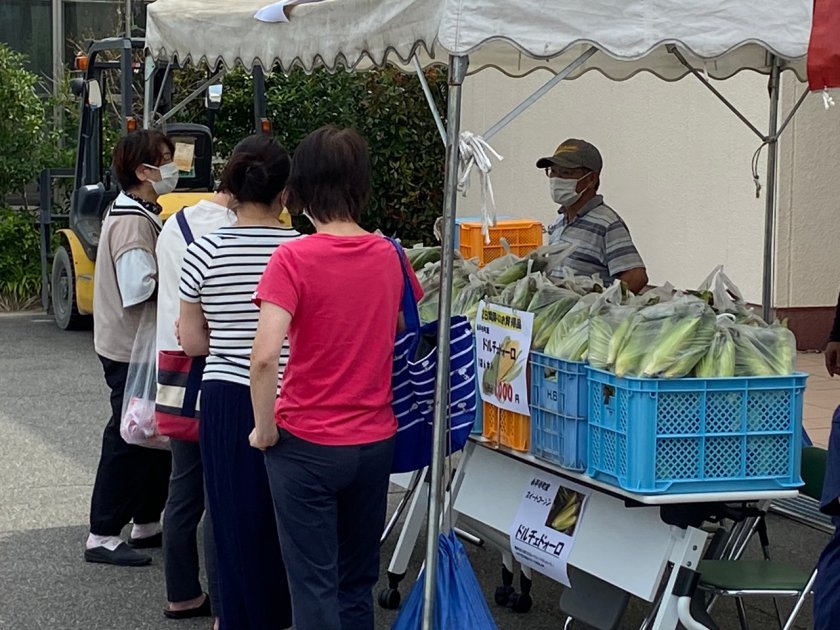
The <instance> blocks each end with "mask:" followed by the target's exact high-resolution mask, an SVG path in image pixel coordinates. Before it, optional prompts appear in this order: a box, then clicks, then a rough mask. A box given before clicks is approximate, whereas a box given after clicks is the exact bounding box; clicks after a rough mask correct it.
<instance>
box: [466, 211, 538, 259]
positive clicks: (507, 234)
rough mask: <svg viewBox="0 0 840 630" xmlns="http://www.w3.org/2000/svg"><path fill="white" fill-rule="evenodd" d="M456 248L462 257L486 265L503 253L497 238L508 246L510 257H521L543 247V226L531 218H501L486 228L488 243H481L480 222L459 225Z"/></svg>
mask: <svg viewBox="0 0 840 630" xmlns="http://www.w3.org/2000/svg"><path fill="white" fill-rule="evenodd" d="M459 227H460V243H461V245H460V249H461V253H462V254H463V255H464V258H467V259H469V258H477V259H478V261H479V264H481V265H486V264H487V263H489V262H490V261H491V260H495V259H496V258H499V257H501V256H504V254H505V250H504V248H503V247H502V244H501V241H500V240H499V239H501V238H504V239H506V240H507V242H508V245H510V252H511V254H516V255H517V256H524V255H525V254H528V253H530V252H532V251H534V250H535V249H537V248H538V247H541V246H542V244H543V226H542V223H540V222H539V221H533V220H531V219H505V220H503V221H497V222H496V226H495V227H491V228H490V243H489V244H485V242H484V235H483V234H482V233H481V222H466V223H461V225H460V226H459Z"/></svg>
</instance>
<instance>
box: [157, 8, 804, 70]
mask: <svg viewBox="0 0 840 630" xmlns="http://www.w3.org/2000/svg"><path fill="white" fill-rule="evenodd" d="M269 3H270V0H237V1H236V2H230V1H229V0H157V2H155V3H154V4H152V5H150V7H149V11H148V27H147V42H148V46H149V48H150V50H151V51H152V54H153V55H155V56H156V57H174V58H176V59H177V60H178V61H179V62H183V61H185V60H187V59H191V60H193V61H197V60H202V59H206V60H207V61H208V62H209V63H210V64H211V65H216V64H217V63H223V64H224V65H226V66H228V67H233V66H234V65H237V64H243V65H245V66H246V67H248V68H250V67H251V66H252V65H253V64H254V63H259V64H260V65H262V66H263V67H264V68H268V67H270V66H272V65H274V64H279V65H280V66H281V67H282V68H283V69H289V68H292V67H294V66H301V67H303V68H304V69H306V70H311V69H313V68H315V67H317V66H319V65H325V66H327V67H328V68H334V67H335V66H336V65H337V64H343V65H346V66H349V67H351V68H358V67H362V68H363V67H367V66H370V65H371V64H374V65H382V64H384V63H386V62H391V63H394V64H396V65H402V66H407V65H408V63H409V61H410V60H411V58H412V56H413V55H415V54H417V57H418V58H419V60H420V62H421V63H422V64H423V65H428V64H430V63H447V62H448V57H449V55H450V54H451V55H469V56H470V72H477V71H478V70H481V69H482V68H486V67H494V68H498V69H500V70H501V71H503V72H505V73H507V74H510V75H513V76H521V75H524V74H527V73H529V72H532V71H533V70H535V69H538V68H545V69H548V70H553V71H555V72H556V71H559V70H561V69H562V68H564V67H566V66H567V65H568V64H569V63H570V62H571V61H572V60H574V59H576V58H577V57H578V56H579V55H580V54H581V53H582V52H584V51H585V50H586V49H587V48H589V47H590V46H595V47H596V48H598V49H599V50H600V51H602V52H603V53H604V54H599V55H596V56H595V57H593V58H592V59H590V60H589V61H587V63H586V64H584V65H583V66H582V68H581V69H579V70H578V71H577V72H576V75H577V74H580V73H582V72H585V71H587V70H592V69H597V70H599V71H600V72H603V73H604V74H605V75H607V76H608V77H610V78H612V79H615V80H623V79H627V78H629V77H631V76H633V75H634V74H636V73H638V72H641V71H648V72H652V73H654V74H656V75H657V76H659V77H661V78H663V79H666V80H676V79H679V78H681V77H683V76H684V75H685V74H686V72H687V70H686V68H685V67H684V66H683V65H682V64H681V63H680V62H679V61H678V60H677V59H676V58H675V57H674V56H673V55H671V54H670V53H669V52H668V47H669V46H676V47H677V48H678V49H679V50H680V51H681V52H682V53H683V55H684V56H685V57H686V59H687V60H688V61H689V63H691V64H692V65H694V66H695V67H698V68H701V69H703V70H704V71H705V72H706V73H707V74H708V75H709V76H711V77H713V78H719V79H722V78H727V77H729V76H732V75H733V74H735V73H736V72H738V71H740V70H743V69H752V70H756V71H759V72H769V70H770V63H769V55H768V53H772V54H773V55H775V56H776V57H777V58H779V59H781V60H782V62H783V67H787V68H791V69H793V70H794V71H795V72H796V74H797V75H798V76H799V78H800V79H804V77H805V56H806V53H807V49H808V39H809V35H810V29H811V13H812V2H811V1H810V0H764V1H762V2H754V1H752V0H696V1H695V2H685V0H587V2H551V1H546V0H519V1H518V2H510V1H509V0H388V1H387V2H383V1H382V0H321V1H320V2H314V3H312V4H305V5H300V6H295V7H292V8H291V18H290V22H289V23H265V22H259V21H257V20H256V19H255V18H254V15H255V13H256V12H257V11H258V10H259V9H260V8H262V7H264V6H265V5H267V4H269ZM576 75H573V76H576Z"/></svg>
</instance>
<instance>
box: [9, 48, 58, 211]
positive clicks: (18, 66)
mask: <svg viewBox="0 0 840 630" xmlns="http://www.w3.org/2000/svg"><path fill="white" fill-rule="evenodd" d="M25 62H26V58H25V57H24V56H23V55H21V54H19V53H16V52H14V51H12V50H11V49H10V48H9V47H8V46H7V45H6V44H3V43H0V94H2V95H3V106H2V113H0V200H2V199H4V198H5V196H6V195H8V194H9V193H13V192H21V191H23V189H24V187H25V186H26V185H27V184H28V183H29V182H30V181H32V180H33V179H34V178H35V176H36V175H37V174H38V171H39V170H40V169H41V167H42V165H43V163H44V158H45V153H46V151H45V148H44V137H45V133H46V126H47V123H46V118H45V112H44V104H43V102H42V101H41V99H40V97H39V96H38V94H37V93H36V91H35V88H36V85H37V84H38V77H37V76H36V75H34V74H33V73H31V72H29V71H28V70H26V68H25V65H24V64H25Z"/></svg>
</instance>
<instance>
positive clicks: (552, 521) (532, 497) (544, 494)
mask: <svg viewBox="0 0 840 630" xmlns="http://www.w3.org/2000/svg"><path fill="white" fill-rule="evenodd" d="M588 496H589V493H588V491H587V490H586V489H584V488H583V487H579V486H577V485H576V484H571V483H569V482H566V481H563V480H561V479H560V478H559V477H557V476H555V475H551V474H549V473H544V472H541V471H540V472H536V473H534V476H533V477H532V479H531V481H529V482H528V485H527V487H526V488H525V492H524V494H523V495H522V501H521V502H520V503H519V510H517V512H516V518H515V519H514V521H513V525H512V526H511V529H510V548H511V550H512V551H513V556H514V557H515V558H516V559H517V560H518V561H519V562H520V563H522V564H523V565H524V566H528V567H531V568H532V569H534V570H535V571H539V572H540V573H542V574H543V575H546V576H548V577H550V578H552V579H554V580H557V581H558V582H560V583H561V584H565V585H566V586H569V577H568V574H567V571H566V565H567V563H568V559H569V554H571V552H572V546H573V545H574V542H575V532H576V531H577V529H578V524H579V523H580V519H581V515H582V514H583V510H584V508H585V506H586V499H587V497H588Z"/></svg>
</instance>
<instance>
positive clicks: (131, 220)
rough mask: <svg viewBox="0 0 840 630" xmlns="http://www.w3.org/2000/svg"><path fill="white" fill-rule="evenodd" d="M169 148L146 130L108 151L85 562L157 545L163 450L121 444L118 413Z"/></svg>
mask: <svg viewBox="0 0 840 630" xmlns="http://www.w3.org/2000/svg"><path fill="white" fill-rule="evenodd" d="M174 150H175V148H174V146H173V145H172V141H171V140H169V138H167V137H166V136H164V135H163V134H162V133H160V132H157V131H148V130H143V131H137V132H135V133H132V134H129V135H127V136H125V137H124V138H122V139H121V140H120V141H119V142H118V143H117V146H116V148H115V149H114V157H113V164H114V171H115V175H116V177H117V181H118V182H119V185H120V190H121V192H120V194H119V195H118V196H117V198H116V200H115V201H114V203H113V204H112V206H111V207H110V208H109V210H108V212H107V214H106V216H105V220H104V222H103V224H102V231H101V234H100V237H99V248H98V251H97V257H96V273H95V276H94V292H93V322H94V328H93V338H94V347H95V349H96V354H97V355H98V356H99V360H100V362H101V363H102V368H103V371H104V373H105V381H106V382H107V384H108V387H109V388H110V390H111V396H110V400H111V418H110V420H109V421H108V424H107V426H106V427H105V431H104V433H103V436H102V451H101V454H100V458H99V466H98V469H97V472H96V481H95V482H94V486H93V496H92V497H91V506H90V534H89V535H88V538H87V542H86V544H85V554H84V557H85V560H86V561H88V562H98V563H102V564H114V565H119V566H142V565H146V564H149V563H150V562H151V561H152V559H151V558H150V557H149V556H147V555H144V554H141V553H138V552H137V551H136V549H148V548H151V547H160V545H161V527H160V516H161V512H162V511H163V506H164V503H165V502H166V494H167V488H168V485H169V472H170V454H169V451H163V450H155V449H149V448H143V447H141V446H135V445H131V444H127V443H126V442H125V441H124V440H123V438H122V437H121V436H120V416H121V413H122V404H123V395H124V391H125V385H126V379H127V376H128V366H129V362H130V360H131V349H132V345H133V343H134V338H135V337H136V335H137V331H138V328H139V326H140V320H141V315H142V313H143V311H144V309H145V308H146V307H147V306H150V305H149V303H150V302H151V303H153V302H154V301H155V300H156V297H157V263H156V259H155V245H156V243H157V238H158V235H159V234H160V230H161V219H160V213H161V206H160V205H159V204H158V203H157V201H158V198H159V197H160V196H161V195H162V194H164V193H167V192H171V191H172V190H174V189H175V187H176V186H177V180H178V167H177V166H175V165H174V164H173V161H172V158H173V153H174ZM151 306H153V304H152V305H151ZM129 522H133V523H134V526H133V529H132V531H131V535H130V537H129V539H128V542H127V543H126V542H124V541H123V540H122V539H121V538H120V533H121V532H122V529H123V527H124V526H125V525H127V524H128V523H129Z"/></svg>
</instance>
